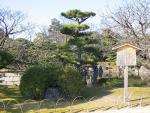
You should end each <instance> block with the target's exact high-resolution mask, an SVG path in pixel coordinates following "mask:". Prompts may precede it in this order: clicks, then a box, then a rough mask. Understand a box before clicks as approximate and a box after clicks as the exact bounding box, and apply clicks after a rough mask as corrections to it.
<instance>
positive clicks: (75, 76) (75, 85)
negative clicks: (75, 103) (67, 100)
mask: <svg viewBox="0 0 150 113" xmlns="http://www.w3.org/2000/svg"><path fill="white" fill-rule="evenodd" d="M59 85H60V88H61V91H62V92H63V93H64V94H65V96H67V97H72V98H74V97H75V96H79V95H82V94H81V93H82V88H83V86H82V85H83V83H82V78H81V75H80V73H79V71H78V70H77V69H76V68H75V67H73V66H66V67H65V68H64V73H63V74H62V75H61V76H60V78H59Z"/></svg>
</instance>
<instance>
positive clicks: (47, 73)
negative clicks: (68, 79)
mask: <svg viewBox="0 0 150 113" xmlns="http://www.w3.org/2000/svg"><path fill="white" fill-rule="evenodd" d="M61 73H62V68H61V66H58V65H54V64H52V65H37V66H32V67H30V68H28V69H27V70H26V71H25V72H24V74H23V76H22V78H21V83H20V91H21V94H22V96H23V97H24V98H26V99H43V98H44V94H45V91H46V90H47V88H48V87H58V85H57V84H58V76H59V75H60V74H61Z"/></svg>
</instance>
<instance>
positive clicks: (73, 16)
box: [59, 9, 98, 71]
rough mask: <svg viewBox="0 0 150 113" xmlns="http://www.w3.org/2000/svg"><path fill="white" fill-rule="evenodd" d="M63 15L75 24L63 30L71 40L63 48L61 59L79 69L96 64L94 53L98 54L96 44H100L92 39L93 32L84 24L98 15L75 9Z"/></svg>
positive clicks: (64, 27)
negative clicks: (85, 65)
mask: <svg viewBox="0 0 150 113" xmlns="http://www.w3.org/2000/svg"><path fill="white" fill-rule="evenodd" d="M61 15H62V16H63V17H65V18H67V19H69V20H71V21H74V24H65V25H63V27H62V29H61V33H63V34H66V35H69V36H70V37H71V38H70V39H69V40H68V42H67V44H66V45H65V46H63V47H62V48H61V49H62V51H61V53H60V54H59V57H60V59H61V60H62V61H63V62H65V63H73V64H75V65H76V66H77V67H78V69H81V66H83V65H84V64H91V63H94V62H95V60H96V57H95V56H94V52H97V47H96V44H97V43H98V42H97V40H96V39H94V38H92V36H91V35H92V33H93V32H91V31H89V28H90V27H89V26H88V25H86V24H83V23H84V22H85V21H86V20H87V19H89V18H91V17H94V16H95V15H96V14H95V13H94V12H84V11H81V10H77V9H74V10H69V11H67V12H62V13H61ZM80 71H81V70H80Z"/></svg>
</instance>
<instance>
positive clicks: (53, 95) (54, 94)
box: [45, 88, 62, 101]
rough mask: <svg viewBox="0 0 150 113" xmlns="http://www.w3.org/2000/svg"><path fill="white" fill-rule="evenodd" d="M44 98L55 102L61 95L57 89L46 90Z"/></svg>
mask: <svg viewBox="0 0 150 113" xmlns="http://www.w3.org/2000/svg"><path fill="white" fill-rule="evenodd" d="M45 98H46V99H49V100H54V101H55V100H58V99H60V98H62V95H61V93H60V91H59V90H58V89H57V88H48V89H47V91H46V93H45Z"/></svg>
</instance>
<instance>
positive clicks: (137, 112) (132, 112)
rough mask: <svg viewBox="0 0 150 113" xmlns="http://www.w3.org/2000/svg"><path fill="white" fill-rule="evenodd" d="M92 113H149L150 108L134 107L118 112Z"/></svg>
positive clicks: (103, 112)
mask: <svg viewBox="0 0 150 113" xmlns="http://www.w3.org/2000/svg"><path fill="white" fill-rule="evenodd" d="M92 113H150V106H147V107H135V108H123V109H120V110H107V111H95V112H92Z"/></svg>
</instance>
